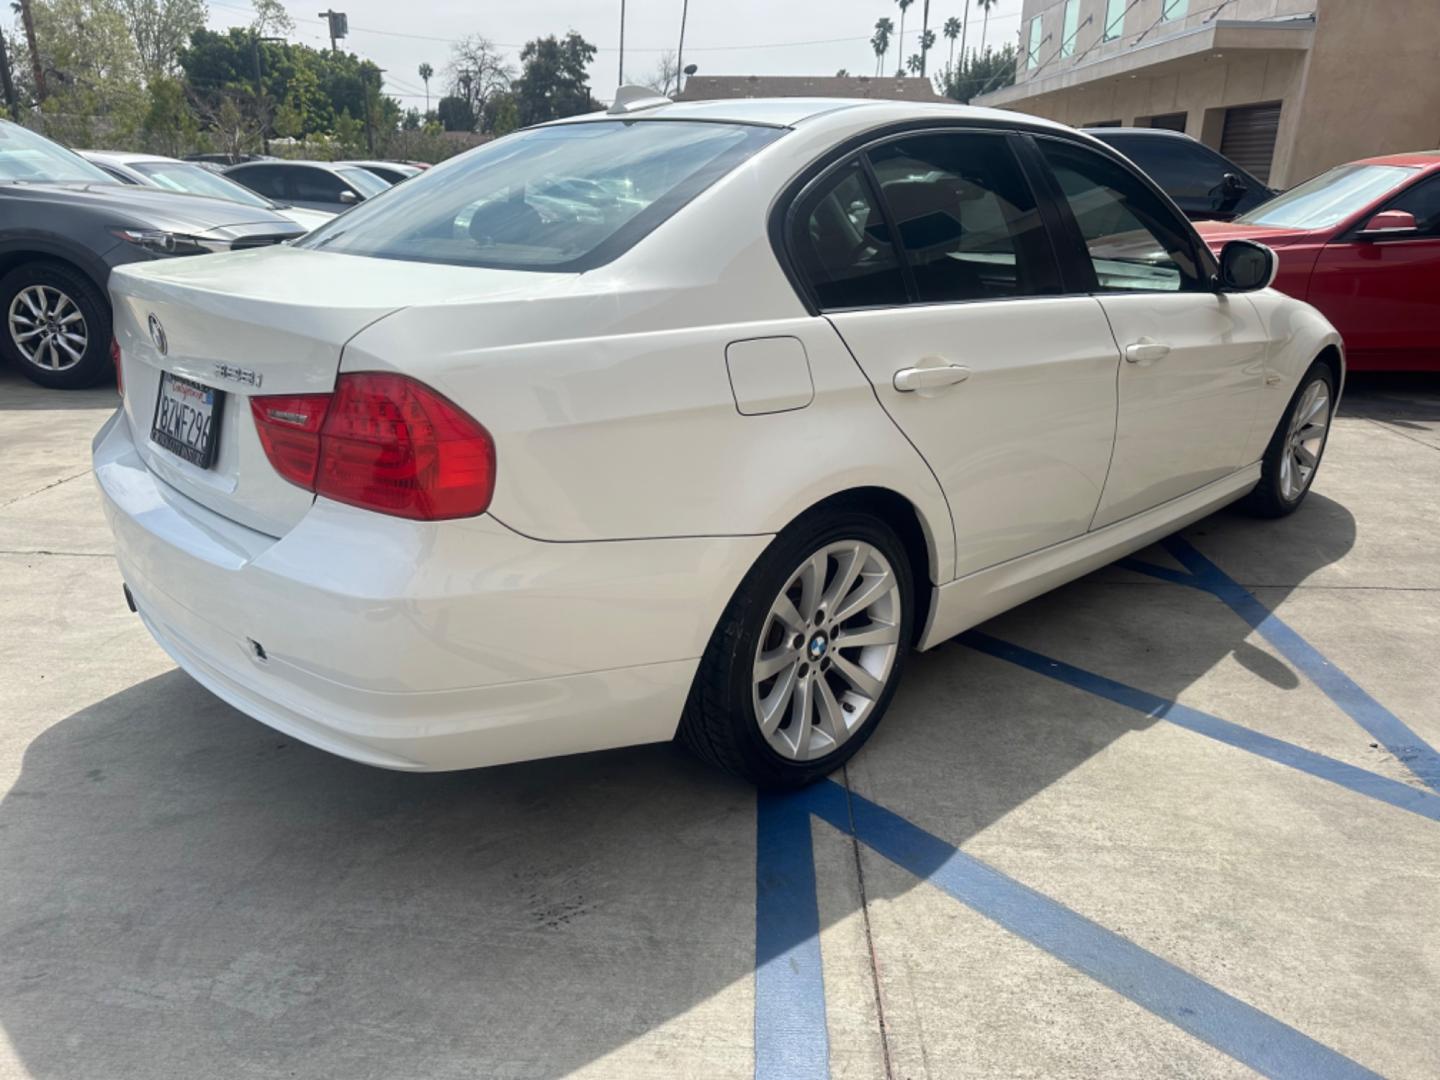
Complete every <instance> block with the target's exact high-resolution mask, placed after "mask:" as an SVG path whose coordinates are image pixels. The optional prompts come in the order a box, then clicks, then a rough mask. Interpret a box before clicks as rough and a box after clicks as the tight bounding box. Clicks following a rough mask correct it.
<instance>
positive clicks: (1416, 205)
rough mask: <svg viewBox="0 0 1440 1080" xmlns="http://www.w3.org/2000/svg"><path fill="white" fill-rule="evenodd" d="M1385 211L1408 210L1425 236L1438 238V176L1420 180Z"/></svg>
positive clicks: (1439, 205)
mask: <svg viewBox="0 0 1440 1080" xmlns="http://www.w3.org/2000/svg"><path fill="white" fill-rule="evenodd" d="M1385 209H1386V210H1408V211H1410V213H1412V214H1414V215H1415V224H1416V225H1418V226H1419V227H1420V232H1421V233H1423V234H1424V235H1426V236H1440V176H1432V177H1430V179H1428V180H1422V181H1420V183H1418V184H1416V185H1415V186H1414V187H1412V188H1411V189H1410V190H1409V191H1406V192H1403V193H1402V194H1401V195H1400V197H1399V198H1398V199H1396V200H1395V201H1394V202H1392V203H1391V204H1390V205H1389V206H1387V207H1386V208H1385Z"/></svg>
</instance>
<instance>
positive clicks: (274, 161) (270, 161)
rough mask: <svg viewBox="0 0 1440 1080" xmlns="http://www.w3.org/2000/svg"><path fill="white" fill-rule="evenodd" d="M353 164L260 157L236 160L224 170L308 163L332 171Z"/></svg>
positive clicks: (316, 167)
mask: <svg viewBox="0 0 1440 1080" xmlns="http://www.w3.org/2000/svg"><path fill="white" fill-rule="evenodd" d="M354 164H355V162H353V161H312V160H308V159H306V158H260V159H258V160H256V161H239V162H236V163H235V164H234V165H231V166H229V167H228V168H227V169H226V172H229V170H230V169H248V168H250V167H252V166H254V165H309V166H310V167H311V168H315V169H325V170H326V171H332V172H333V171H334V170H335V168H336V167H338V166H340V165H354Z"/></svg>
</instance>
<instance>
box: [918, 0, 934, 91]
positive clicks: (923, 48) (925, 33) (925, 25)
mask: <svg viewBox="0 0 1440 1080" xmlns="http://www.w3.org/2000/svg"><path fill="white" fill-rule="evenodd" d="M921 12H922V14H921V17H920V77H921V78H922V79H923V78H924V77H925V58H926V57H927V56H929V54H930V46H931V45H934V44H935V35H934V34H932V33H931V32H930V0H925V6H924V7H923V8H921ZM927 38H928V39H929V40H928V41H927V40H926V39H927Z"/></svg>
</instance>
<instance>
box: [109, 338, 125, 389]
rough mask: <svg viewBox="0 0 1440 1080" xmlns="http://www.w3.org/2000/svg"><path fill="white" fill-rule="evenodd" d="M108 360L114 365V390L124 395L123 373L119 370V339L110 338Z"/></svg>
mask: <svg viewBox="0 0 1440 1080" xmlns="http://www.w3.org/2000/svg"><path fill="white" fill-rule="evenodd" d="M110 362H111V363H112V364H114V365H115V392H116V393H117V394H119V395H120V396H121V397H122V398H123V397H124V396H125V373H124V372H123V371H121V370H120V339H119V338H114V337H112V338H111V339H110Z"/></svg>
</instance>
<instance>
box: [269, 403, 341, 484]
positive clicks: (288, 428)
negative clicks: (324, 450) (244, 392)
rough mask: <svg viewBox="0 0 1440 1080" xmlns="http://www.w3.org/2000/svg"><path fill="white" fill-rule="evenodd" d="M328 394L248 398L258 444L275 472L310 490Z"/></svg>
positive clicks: (318, 458)
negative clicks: (258, 440)
mask: <svg viewBox="0 0 1440 1080" xmlns="http://www.w3.org/2000/svg"><path fill="white" fill-rule="evenodd" d="M329 404H330V395H329V394H277V395H271V396H269V397H253V398H251V399H250V413H251V415H252V416H254V417H255V430H256V431H257V432H258V433H259V435H260V445H261V446H263V447H264V448H265V456H266V457H268V458H269V459H270V464H271V465H273V466H275V471H276V472H278V473H279V474H280V475H281V476H283V477H284V478H285V479H286V480H289V481H290V482H291V483H292V484H299V485H300V486H301V487H303V488H306V489H308V490H310V491H314V490H315V467H316V466H317V465H319V464H320V425H321V424H323V423H324V422H325V410H326V408H327V407H328V406H329Z"/></svg>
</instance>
